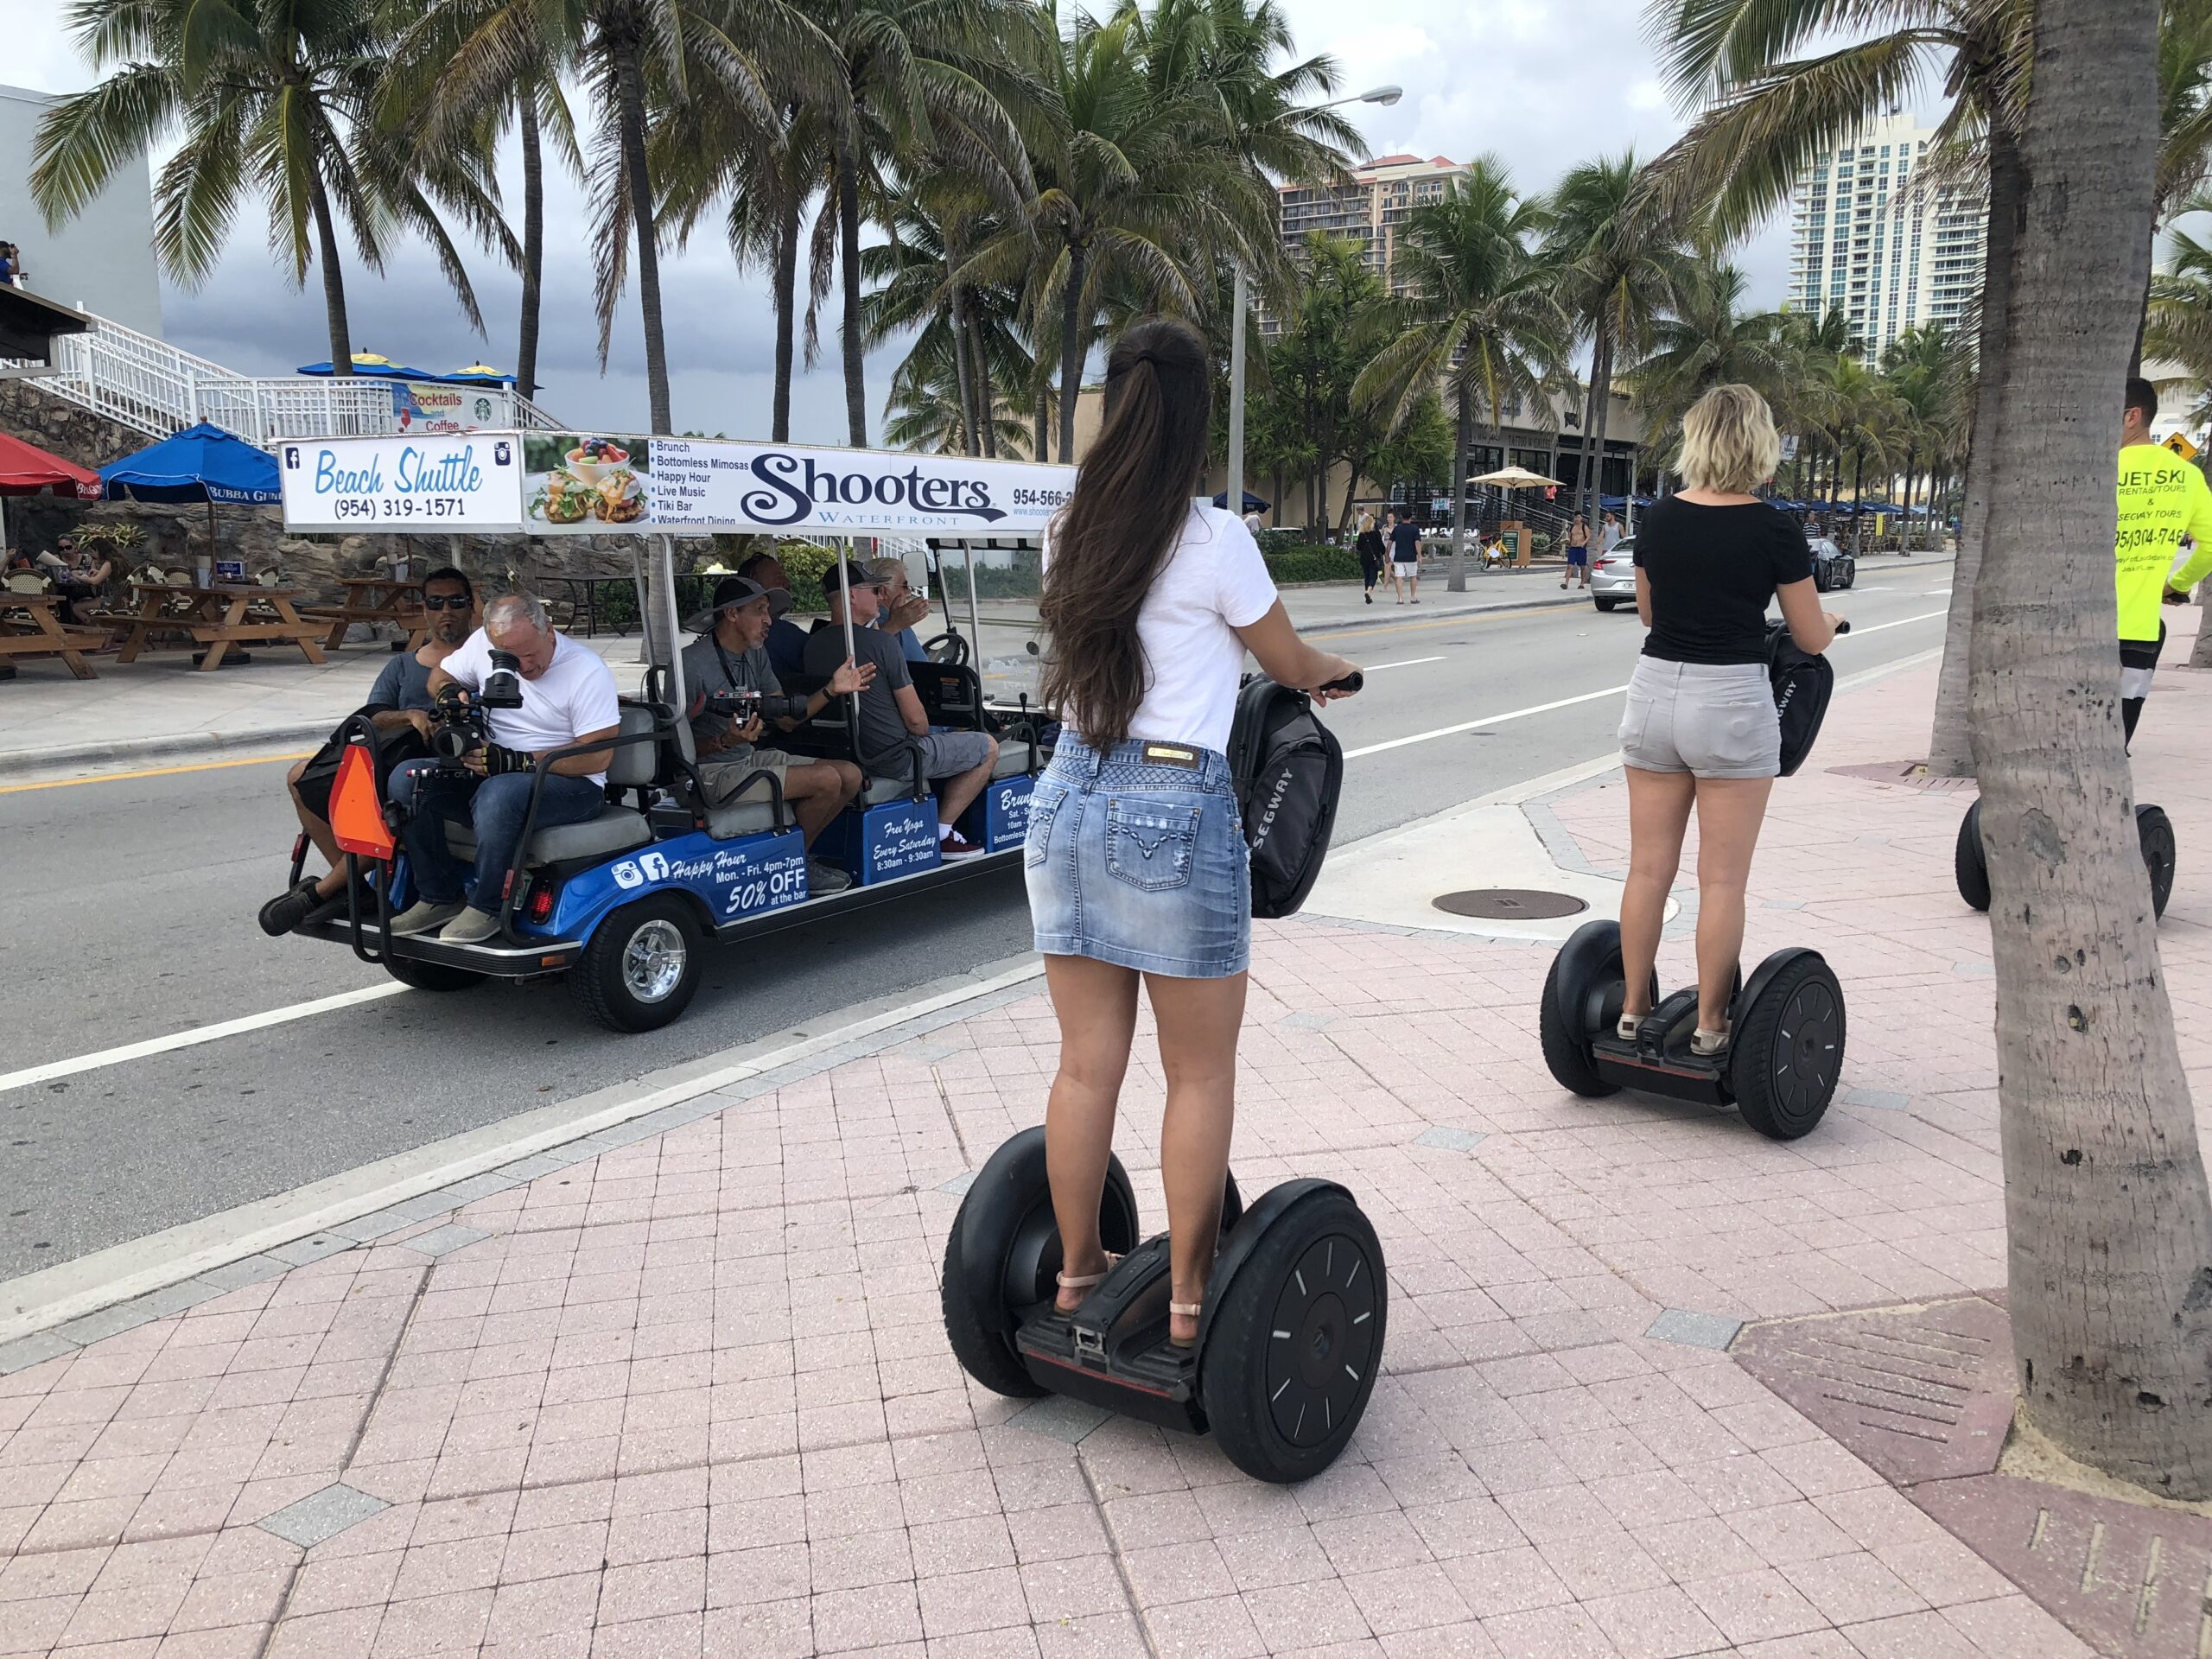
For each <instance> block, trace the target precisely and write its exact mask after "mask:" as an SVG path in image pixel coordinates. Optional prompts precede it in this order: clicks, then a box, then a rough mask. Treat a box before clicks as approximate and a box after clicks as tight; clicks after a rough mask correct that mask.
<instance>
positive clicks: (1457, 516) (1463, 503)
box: [1445, 380, 1475, 594]
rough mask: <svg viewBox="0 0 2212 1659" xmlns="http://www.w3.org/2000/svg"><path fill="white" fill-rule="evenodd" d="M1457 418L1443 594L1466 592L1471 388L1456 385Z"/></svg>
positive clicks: (1472, 413)
mask: <svg viewBox="0 0 2212 1659" xmlns="http://www.w3.org/2000/svg"><path fill="white" fill-rule="evenodd" d="M1474 436H1475V398H1474V391H1473V388H1471V386H1469V385H1467V383H1466V382H1465V380H1462V381H1461V382H1460V383H1459V419H1458V420H1457V421H1456V422H1455V423H1453V433H1452V579H1451V580H1450V581H1449V582H1446V584H1445V591H1446V592H1447V593H1453V594H1464V593H1465V592H1466V591H1467V446H1468V445H1469V444H1470V443H1471V442H1474Z"/></svg>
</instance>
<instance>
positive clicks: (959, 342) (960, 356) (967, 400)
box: [944, 236, 982, 455]
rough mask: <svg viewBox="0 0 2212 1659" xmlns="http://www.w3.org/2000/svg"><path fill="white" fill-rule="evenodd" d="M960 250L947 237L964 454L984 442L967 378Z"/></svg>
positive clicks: (948, 291) (947, 272)
mask: <svg viewBox="0 0 2212 1659" xmlns="http://www.w3.org/2000/svg"><path fill="white" fill-rule="evenodd" d="M959 265H960V261H959V257H958V253H957V251H956V249H955V248H954V246H953V242H952V238H950V236H948V237H946V238H945V239H944V289H945V294H946V296H947V297H948V299H949V300H950V302H951V309H952V317H951V322H952V374H953V378H954V380H955V381H956V382H957V384H958V385H959V388H960V453H961V454H963V455H973V454H980V453H981V451H982V445H981V442H980V441H979V438H978V435H977V433H976V388H975V386H974V385H973V384H972V383H971V382H970V381H969V378H968V316H967V308H966V306H965V305H964V304H963V303H962V302H961V298H960V278H959V277H958V276H957V274H956V273H957V271H958V270H959Z"/></svg>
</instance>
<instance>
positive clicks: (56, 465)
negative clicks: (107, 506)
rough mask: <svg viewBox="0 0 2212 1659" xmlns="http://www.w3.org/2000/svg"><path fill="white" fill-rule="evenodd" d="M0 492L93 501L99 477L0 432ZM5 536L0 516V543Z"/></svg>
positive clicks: (4, 521) (3, 493) (6, 533)
mask: <svg viewBox="0 0 2212 1659" xmlns="http://www.w3.org/2000/svg"><path fill="white" fill-rule="evenodd" d="M0 495H59V496H67V497H70V498H73V499H76V500H79V501H97V500H99V499H100V479H99V474H98V473H95V472H93V471H92V470H91V469H90V468H88V467H79V466H78V465H77V463H76V462H75V461H64V460H63V459H62V458H61V457H60V456H59V455H55V454H48V453H47V452H46V451H45V450H43V449H41V448H39V447H38V446H37V445H36V444H32V443H25V442H23V441H22V439H21V438H11V437H10V436H9V435H7V434H6V433H4V432H0ZM7 539H8V526H7V521H6V518H4V516H0V543H5V542H6V541H7Z"/></svg>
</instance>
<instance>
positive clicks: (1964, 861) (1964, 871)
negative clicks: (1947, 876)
mask: <svg viewBox="0 0 2212 1659" xmlns="http://www.w3.org/2000/svg"><path fill="white" fill-rule="evenodd" d="M1951 876H1952V879H1953V880H1955V881H1956V882H1957V883H1958V884H1959V897H1960V898H1961V899H1965V900H1966V901H1967V903H1968V904H1969V905H1971V906H1974V908H1975V909H1976V910H1987V909H1988V908H1989V855H1988V853H1987V851H1986V849H1984V848H1983V846H1982V844H1981V803H1980V801H1976V802H1975V803H1974V804H1973V805H1972V806H1970V807H1968V808H1967V815H1966V817H1965V819H1964V820H1963V821H1961V823H1960V825H1959V840H1958V844H1957V845H1956V846H1955V847H1954V848H1953V849H1951Z"/></svg>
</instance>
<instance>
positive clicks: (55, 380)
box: [16, 318, 562, 448]
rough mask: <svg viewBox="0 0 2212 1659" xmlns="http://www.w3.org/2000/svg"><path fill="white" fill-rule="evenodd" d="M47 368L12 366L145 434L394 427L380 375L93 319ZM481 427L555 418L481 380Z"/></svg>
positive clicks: (316, 433)
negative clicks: (276, 364) (247, 353)
mask: <svg viewBox="0 0 2212 1659" xmlns="http://www.w3.org/2000/svg"><path fill="white" fill-rule="evenodd" d="M16 366H17V369H18V372H26V371H27V372H28V373H29V376H30V377H31V378H35V379H36V380H37V382H38V384H39V385H41V386H42V387H43V388H44V389H45V390H47V391H51V392H53V393H54V395H55V396H57V397H63V398H67V400H68V401H69V402H71V403H73V404H78V405H79V406H80V407H82V408H85V409H88V410H92V412H93V413H94V414H96V415H101V416H105V417H106V418H108V419H109V420H111V421H114V422H115V423H118V425H121V426H126V427H129V428H130V429H131V430H133V431H136V432H143V433H145V434H146V435H148V436H149V437H156V438H165V437H167V436H168V435H170V434H171V433H173V432H180V431H182V430H183V429H185V428H186V427H188V426H191V425H194V424H195V423H198V422H200V421H211V422H213V423H214V424H215V425H217V426H219V427H222V428H223V429H226V431H231V432H235V433H237V434H238V436H240V437H242V438H244V439H245V440H246V442H249V443H257V444H260V445H262V446H263V447H264V448H266V447H267V446H268V445H270V444H271V443H273V442H275V441H276V440H277V438H279V437H303V438H315V437H361V436H374V435H378V434H380V433H386V432H397V431H398V430H400V423H399V418H398V416H397V411H396V407H395V404H394V401H393V397H392V392H393V388H394V386H395V385H398V384H401V383H397V382H392V381H386V380H372V379H357V378H353V377H352V376H343V377H331V378H316V377H314V376H308V375H280V376H267V377H257V376H253V375H242V374H236V373H233V372H232V371H230V370H228V369H226V368H225V367H223V366H222V365H220V364H219V363H212V362H210V361H208V360H207V359H206V358H204V357H195V356H194V354H193V353H190V352H186V351H180V350H179V349H178V348H177V347H175V346H172V345H170V344H169V343H168V341H167V340H156V338H154V336H152V335H151V334H140V333H139V332H138V331H137V329H135V328H125V327H123V326H122V325H121V324H120V323H115V322H110V321H107V320H106V319H105V318H96V319H95V320H94V321H93V324H92V327H90V328H88V329H86V331H85V332H84V333H83V334H61V335H57V336H55V338H54V363H53V365H52V366H51V367H50V368H48V367H40V366H35V365H16ZM477 397H484V398H488V399H489V400H490V401H491V403H492V405H493V409H492V416H491V418H490V419H488V420H486V421H483V422H481V423H480V424H482V425H485V426H487V427H507V426H521V427H531V428H537V429H545V430H553V429H559V428H560V426H561V424H562V423H560V422H558V421H556V419H555V418H554V417H553V416H551V415H550V414H548V413H547V412H546V411H545V410H543V409H540V408H539V407H538V406H537V404H534V403H532V402H531V400H530V399H528V398H527V397H523V396H521V395H520V394H519V393H517V392H514V391H509V390H507V389H505V388H504V387H487V388H486V389H484V390H483V391H481V392H480V393H473V394H472V397H471V402H472V403H473V402H474V401H475V399H476V398H477Z"/></svg>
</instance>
